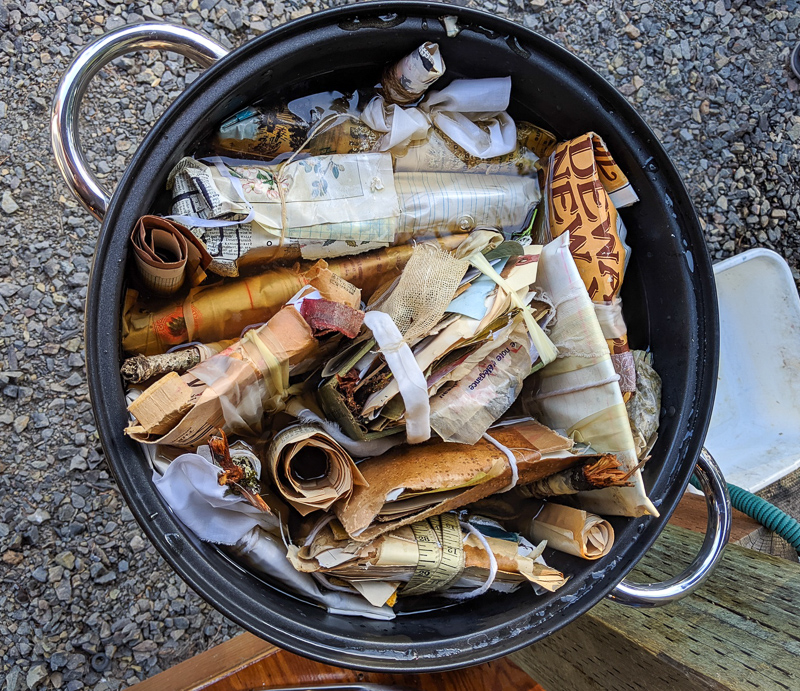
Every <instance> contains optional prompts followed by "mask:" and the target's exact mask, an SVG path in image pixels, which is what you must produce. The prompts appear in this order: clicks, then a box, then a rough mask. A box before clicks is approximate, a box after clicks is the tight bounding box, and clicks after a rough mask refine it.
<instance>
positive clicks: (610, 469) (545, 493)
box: [519, 454, 632, 499]
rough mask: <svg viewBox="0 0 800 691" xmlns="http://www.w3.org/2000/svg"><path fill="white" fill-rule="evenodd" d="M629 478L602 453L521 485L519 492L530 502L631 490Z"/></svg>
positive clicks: (614, 457) (616, 461)
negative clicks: (621, 489)
mask: <svg viewBox="0 0 800 691" xmlns="http://www.w3.org/2000/svg"><path fill="white" fill-rule="evenodd" d="M630 475H631V474H630V473H626V472H625V471H624V470H622V469H621V468H620V461H619V460H618V459H617V457H616V456H613V455H612V454H605V455H603V456H601V457H600V458H597V457H590V458H586V459H583V460H582V461H581V463H579V464H578V465H576V466H573V467H572V468H567V469H566V470H562V471H561V472H559V473H555V474H553V475H548V476H547V477H545V478H542V479H540V480H536V481H534V482H529V483H524V484H523V485H522V486H520V488H519V492H520V494H522V495H523V496H526V497H532V498H533V499H547V498H549V497H560V496H563V495H568V494H577V493H578V492H588V491H591V490H598V489H605V488H606V487H631V486H632V483H631V482H629V480H628V478H629V477H630Z"/></svg>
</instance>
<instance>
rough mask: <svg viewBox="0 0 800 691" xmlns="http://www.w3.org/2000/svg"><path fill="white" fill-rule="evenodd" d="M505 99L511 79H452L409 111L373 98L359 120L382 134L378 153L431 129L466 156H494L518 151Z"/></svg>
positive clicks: (425, 134)
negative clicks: (457, 146) (463, 151)
mask: <svg viewBox="0 0 800 691" xmlns="http://www.w3.org/2000/svg"><path fill="white" fill-rule="evenodd" d="M510 99H511V77H497V78H489V79H457V80H455V81H454V82H451V83H450V85H449V86H447V87H445V88H444V89H441V90H440V91H431V92H429V93H428V95H427V96H426V97H425V98H424V99H423V100H422V102H421V103H420V104H419V105H417V106H412V107H409V108H401V107H400V106H398V105H394V104H393V105H389V106H387V105H386V102H385V101H384V100H383V97H382V96H376V97H375V98H373V99H372V100H371V101H370V102H369V103H368V104H367V107H366V108H364V111H363V112H362V113H361V120H362V121H363V122H364V124H365V125H367V126H368V127H369V128H371V129H373V130H375V131H376V132H383V133H384V136H383V137H382V138H381V140H380V142H379V144H378V146H379V149H380V150H381V151H389V150H392V149H395V148H397V147H400V146H404V145H406V144H408V143H409V142H411V141H415V140H418V139H425V138H426V136H427V134H428V130H429V129H430V127H431V126H432V125H435V126H436V127H437V128H438V129H439V130H441V131H442V132H444V133H445V134H446V135H447V136H448V137H450V139H452V140H453V141H454V142H455V143H456V144H458V145H459V146H460V147H461V148H462V149H464V150H465V151H466V152H467V153H469V154H471V155H473V156H477V157H478V158H494V157H495V156H503V155H505V154H510V153H511V152H512V151H514V150H515V149H516V148H517V126H516V124H515V123H514V120H513V119H512V118H511V117H510V116H509V115H508V113H506V112H505V111H506V109H507V108H508V104H509V101H510ZM476 123H480V124H481V126H478V124H476Z"/></svg>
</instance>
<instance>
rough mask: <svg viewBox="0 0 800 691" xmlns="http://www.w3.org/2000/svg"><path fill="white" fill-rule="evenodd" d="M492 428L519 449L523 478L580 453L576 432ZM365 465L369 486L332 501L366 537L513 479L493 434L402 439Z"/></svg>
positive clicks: (357, 535)
mask: <svg viewBox="0 0 800 691" xmlns="http://www.w3.org/2000/svg"><path fill="white" fill-rule="evenodd" d="M490 434H491V436H492V437H493V438H494V439H495V440H496V441H498V442H499V443H500V444H502V445H504V446H505V447H507V448H508V449H513V451H512V452H511V453H513V454H514V456H515V458H516V460H517V469H518V473H519V480H518V484H526V483H529V482H533V481H535V480H538V479H541V478H544V477H547V476H549V475H552V474H553V473H556V472H558V471H560V470H564V469H565V468H568V467H570V466H572V465H574V464H575V463H576V462H577V461H578V457H577V456H574V455H572V454H570V453H569V449H570V448H571V447H572V442H571V441H570V440H569V439H565V438H564V437H562V436H561V435H559V434H557V433H556V432H553V431H552V430H550V429H547V428H546V427H544V426H543V425H540V424H538V423H535V422H521V423H517V424H515V425H513V426H508V427H500V428H497V429H495V430H492V431H491V432H490ZM359 470H361V474H362V475H363V476H364V480H365V481H366V482H367V483H368V486H365V487H356V488H355V489H354V491H353V494H352V496H351V497H350V499H349V500H348V501H347V502H342V503H340V504H336V505H334V507H333V510H334V512H335V513H336V516H337V518H338V519H339V521H340V522H341V524H342V526H343V528H344V529H345V530H346V531H347V534H348V535H349V536H351V537H352V538H354V539H356V540H359V541H368V540H371V539H373V538H375V537H377V536H378V535H381V534H382V533H385V532H387V531H390V530H393V529H395V528H397V527H399V526H401V525H407V524H409V523H413V522H414V521H418V520H422V519H423V518H427V517H429V516H435V515H438V514H441V513H444V512H446V511H452V510H454V509H457V508H460V507H462V506H466V505H467V504H470V503H472V502H474V501H478V500H479V499H482V498H484V497H488V496H489V495H491V494H494V493H495V492H499V491H500V490H503V489H505V488H506V487H508V486H509V485H510V482H511V478H512V470H511V467H510V466H509V461H508V457H507V456H506V454H505V452H504V451H502V450H500V449H499V448H497V447H496V446H494V445H493V444H492V443H490V442H489V441H487V440H486V439H481V440H480V441H479V442H478V443H477V444H474V445H466V444H452V443H447V442H443V441H439V440H436V441H433V440H431V441H430V442H427V443H424V444H418V445H414V446H406V445H402V446H398V447H395V448H394V449H392V450H390V451H388V452H387V453H385V454H384V455H383V456H380V457H377V458H370V459H367V460H366V461H362V462H361V463H360V464H359Z"/></svg>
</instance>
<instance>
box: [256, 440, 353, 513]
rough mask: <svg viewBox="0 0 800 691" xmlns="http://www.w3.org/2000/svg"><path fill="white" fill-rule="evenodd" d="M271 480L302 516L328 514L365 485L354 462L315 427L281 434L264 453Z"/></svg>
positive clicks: (334, 442) (334, 441)
mask: <svg viewBox="0 0 800 691" xmlns="http://www.w3.org/2000/svg"><path fill="white" fill-rule="evenodd" d="M267 467H268V468H269V473H270V477H271V478H272V481H273V483H274V484H275V486H276V487H277V489H278V491H279V492H280V493H281V495H282V496H283V498H284V499H286V501H287V502H289V503H290V504H291V505H292V506H293V507H294V508H295V509H297V511H299V512H300V513H301V514H302V515H303V516H305V515H307V514H309V513H311V512H312V511H316V510H318V509H322V510H326V511H327V510H328V509H329V508H330V507H331V506H332V505H333V504H334V502H336V501H338V500H339V499H342V498H348V497H350V495H351V494H352V492H353V486H354V485H366V484H367V483H366V481H365V480H364V477H363V476H362V475H361V473H360V471H359V470H358V468H357V467H356V464H355V462H354V461H353V459H352V458H351V457H350V454H348V453H347V451H345V450H344V449H343V448H342V447H341V446H340V445H339V444H338V443H337V442H336V440H334V438H333V437H331V436H330V435H328V434H327V433H325V432H324V431H322V430H321V429H320V428H319V427H315V426H314V425H292V426H291V427H287V428H285V429H283V430H281V431H280V432H279V433H278V434H277V435H276V436H275V438H274V439H273V440H272V443H271V444H270V446H269V449H268V451H267Z"/></svg>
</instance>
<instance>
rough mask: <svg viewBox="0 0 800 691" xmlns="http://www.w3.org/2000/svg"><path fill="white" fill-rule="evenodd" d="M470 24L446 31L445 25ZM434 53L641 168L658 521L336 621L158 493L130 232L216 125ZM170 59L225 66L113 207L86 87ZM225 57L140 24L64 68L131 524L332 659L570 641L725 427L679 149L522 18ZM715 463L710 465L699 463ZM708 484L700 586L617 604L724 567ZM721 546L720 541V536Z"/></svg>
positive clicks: (631, 212) (58, 126)
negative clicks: (585, 552) (138, 54)
mask: <svg viewBox="0 0 800 691" xmlns="http://www.w3.org/2000/svg"><path fill="white" fill-rule="evenodd" d="M443 15H454V16H456V17H458V25H459V27H460V33H458V35H457V36H454V37H448V35H447V32H446V31H445V28H444V26H443V23H442V22H441V21H440V19H439V18H440V17H442V16H443ZM424 40H431V41H437V42H439V43H440V45H441V46H442V52H443V54H444V55H445V57H446V60H447V66H448V71H447V74H446V75H445V78H444V79H443V82H445V83H446V81H448V80H449V79H452V78H457V77H472V78H477V77H494V76H506V75H511V77H512V83H513V91H512V104H511V107H510V109H509V110H510V113H511V115H512V116H514V117H515V118H524V119H526V120H530V121H532V122H534V123H537V124H541V125H543V126H545V127H547V128H548V129H550V130H552V131H553V132H555V133H556V134H557V135H558V136H559V138H561V139H567V138H571V137H575V136H577V135H580V134H582V133H583V132H585V131H588V130H593V131H595V132H598V133H599V134H600V135H601V136H602V137H603V139H604V140H605V141H606V143H607V144H608V146H609V149H610V150H611V152H612V153H613V155H614V157H615V158H616V160H617V162H618V163H619V164H620V166H621V167H622V169H623V170H624V171H626V173H627V174H628V176H629V178H630V181H631V183H632V184H633V187H634V188H635V190H636V192H637V193H638V195H639V197H640V199H641V201H640V202H639V203H638V204H635V205H634V206H632V207H630V208H627V209H623V210H622V211H621V212H620V213H621V215H622V217H623V219H624V221H625V224H626V226H627V228H628V232H629V235H628V237H629V242H630V245H631V247H632V248H633V254H632V258H631V263H630V266H629V269H628V272H627V275H626V278H625V284H624V288H623V298H624V304H625V315H626V321H627V323H628V325H629V327H630V332H629V333H630V341H631V345H632V347H637V348H640V347H647V346H650V347H651V349H652V351H653V353H654V356H655V362H656V365H657V369H658V371H659V373H660V374H661V376H662V378H663V382H664V389H663V399H662V405H663V411H662V417H661V428H660V430H659V439H658V443H657V444H656V446H655V448H654V450H653V454H652V460H650V461H649V462H648V463H647V465H646V467H645V468H644V480H645V484H646V486H647V488H648V490H649V495H650V497H651V498H652V500H653V502H654V504H655V505H656V506H657V507H658V508H659V510H660V512H661V516H660V517H659V518H653V517H643V518H639V519H621V518H620V519H612V522H613V524H614V528H615V530H616V531H617V538H616V543H615V545H614V547H613V549H612V551H611V553H610V554H608V556H606V557H605V558H603V559H601V560H599V561H595V562H586V561H582V560H579V559H576V558H572V557H569V556H567V555H564V554H560V553H557V552H553V551H552V550H548V552H547V553H546V555H545V556H546V558H547V560H548V563H550V564H552V565H553V566H555V567H557V568H561V569H562V570H564V571H565V572H567V573H570V574H572V575H573V577H572V579H571V580H570V581H569V582H568V583H567V584H566V585H565V586H564V587H563V588H562V589H561V590H559V591H558V592H557V593H555V594H549V595H545V596H543V597H538V596H536V595H534V594H533V592H532V591H531V590H529V589H526V588H523V589H521V590H520V591H519V592H518V593H516V594H514V595H513V596H506V595H502V594H491V593H489V594H487V595H484V596H482V597H480V598H477V599H475V600H471V601H468V602H465V603H462V604H454V605H451V606H448V607H446V608H440V609H433V610H430V611H424V612H412V613H406V614H402V615H401V616H398V617H397V618H396V619H395V620H394V621H391V622H378V621H372V620H366V619H357V618H346V617H341V616H332V615H329V614H327V613H326V612H325V611H324V610H322V609H320V608H319V607H318V606H316V605H314V604H312V603H309V602H306V601H303V600H301V599H298V598H296V597H293V596H291V595H288V594H286V593H284V592H283V591H281V590H280V589H278V588H276V587H274V586H273V585H271V584H270V583H267V582H265V581H264V580H262V579H260V578H258V577H257V576H256V575H254V574H251V573H249V572H247V571H246V570H244V569H243V568H241V567H240V566H238V565H237V564H235V563H234V562H232V561H231V560H230V559H228V558H227V557H226V556H225V555H224V554H223V553H222V552H220V551H219V550H218V549H216V548H215V547H214V546H211V545H208V544H204V543H202V542H200V540H198V539H197V538H196V537H195V536H194V535H193V534H192V533H190V532H189V531H188V530H187V529H186V528H185V527H184V526H183V525H182V524H181V523H180V522H178V520H177V519H176V518H175V516H174V515H173V513H172V511H171V510H170V509H169V507H168V506H167V505H166V504H165V503H164V502H163V501H162V499H161V497H160V495H159V494H158V492H157V491H156V490H155V487H154V486H153V484H152V481H151V470H150V468H149V466H148V464H147V461H146V460H145V458H144V455H143V453H142V451H141V449H140V448H139V446H138V445H137V444H136V443H134V442H132V441H131V440H130V439H128V438H127V437H125V436H124V435H123V433H122V430H123V428H124V427H125V426H126V423H127V413H126V409H125V399H124V390H123V384H122V381H121V378H120V375H119V365H120V361H121V360H120V311H121V304H122V289H123V274H124V267H125V262H126V256H127V252H128V244H129V243H128V237H129V235H130V232H131V229H132V228H133V225H134V223H135V221H136V220H137V219H138V218H139V217H140V216H141V215H143V214H146V213H150V212H151V211H153V209H154V208H156V206H157V197H158V195H159V193H160V192H161V191H162V190H163V189H164V183H165V180H166V177H167V173H168V172H169V171H170V169H171V168H172V167H173V166H174V165H175V163H177V162H178V160H179V159H180V158H181V157H182V156H184V155H185V154H187V153H189V152H191V151H192V149H193V145H194V144H195V143H196V142H197V141H198V140H200V139H201V138H202V137H204V136H205V135H207V134H209V132H210V131H211V130H212V128H213V127H214V126H215V125H217V124H218V123H220V122H221V121H222V120H224V119H225V118H226V117H227V116H229V115H231V114H232V113H234V112H235V111H237V110H238V109H240V108H241V107H243V106H245V105H248V104H249V103H251V102H253V101H255V100H257V99H260V98H263V97H267V98H269V96H270V95H271V94H278V93H279V92H280V93H284V94H285V93H286V92H287V90H288V91H290V92H295V93H298V94H304V93H312V92H314V91H320V90H327V89H334V88H340V89H342V88H345V87H347V86H350V85H354V84H366V83H375V82H377V81H378V79H379V75H380V71H381V67H382V65H383V64H384V63H385V62H387V61H388V60H390V59H392V58H397V57H398V56H400V55H404V54H406V53H408V52H410V51H411V50H412V49H413V48H415V47H416V46H417V45H419V44H420V43H421V42H422V41H424ZM141 48H149V49H152V48H168V49H170V50H173V51H175V52H180V53H183V54H185V55H187V56H189V57H192V58H194V59H195V60H197V61H199V62H201V63H202V64H205V65H208V64H211V63H212V62H214V60H215V59H217V58H219V59H218V60H216V62H214V64H213V66H211V67H210V69H208V70H207V71H206V72H205V73H204V74H203V75H202V76H201V77H200V78H199V79H197V81H195V82H194V83H193V84H192V85H191V86H190V87H189V88H187V90H186V91H185V93H183V94H182V95H181V96H180V97H179V98H178V99H177V100H176V101H175V103H174V104H173V105H172V106H171V107H170V108H169V110H167V112H166V113H165V114H164V115H163V116H162V117H161V118H160V119H159V121H158V122H157V123H156V124H155V126H154V127H153V128H152V130H151V131H150V133H149V134H148V135H147V137H146V138H145V139H144V141H143V142H142V144H141V145H140V146H139V148H138V150H137V151H136V154H135V155H134V157H133V160H132V161H131V164H130V165H129V167H128V169H127V171H126V172H125V175H124V177H123V179H122V181H121V182H120V184H119V187H118V188H117V190H116V192H115V193H114V196H113V198H112V199H111V201H110V202H108V201H107V199H106V198H105V193H104V192H103V190H102V187H100V185H99V184H98V183H97V182H96V181H95V180H94V179H93V177H92V176H91V174H90V173H89V172H88V169H87V167H86V165H85V163H84V161H83V159H82V156H81V153H80V149H79V146H78V139H77V132H76V126H77V112H78V108H79V105H80V98H81V96H82V94H83V91H84V90H85V87H86V84H87V83H88V80H89V79H90V78H91V77H92V76H93V75H94V74H96V72H97V71H98V70H99V69H100V68H101V67H102V66H103V64H105V63H107V62H108V61H109V60H111V59H113V58H115V57H117V56H119V55H121V54H123V53H126V52H130V51H131V50H134V49H141ZM225 53H226V51H225V50H224V49H223V48H221V47H220V46H218V45H217V44H215V43H214V42H213V41H210V40H209V39H206V38H203V37H201V36H200V35H198V34H196V33H195V32H193V31H190V30H188V29H185V28H183V27H175V26H171V25H167V24H143V25H138V26H133V27H125V28H122V29H120V30H118V31H116V32H112V33H111V34H108V35H106V36H105V37H103V38H101V39H100V41H98V42H97V43H95V44H93V45H91V46H89V47H88V48H86V49H84V51H83V52H82V53H81V54H80V55H79V56H78V57H77V58H76V61H75V62H74V63H73V65H72V66H71V67H70V68H69V70H68V71H67V73H65V75H64V78H63V79H62V83H61V84H60V86H59V90H58V92H57V94H56V99H55V103H54V107H53V144H54V152H55V154H56V159H57V161H58V163H59V165H60V167H61V170H62V172H63V174H64V176H65V178H66V180H67V182H68V184H69V185H70V187H71V188H72V190H73V192H75V194H76V195H77V196H78V197H79V198H80V199H81V201H82V202H83V203H84V204H85V205H86V206H87V208H88V209H89V210H90V211H92V213H94V214H95V216H97V217H98V218H100V219H102V220H103V227H102V229H101V231H100V236H99V239H98V242H97V251H96V253H95V259H94V265H93V268H92V274H91V280H90V284H89V292H88V300H87V307H86V355H87V358H86V361H87V369H88V376H89V386H90V390H91V397H92V403H93V405H94V412H95V416H96V418H97V425H98V429H99V432H100V437H101V439H102V442H103V446H104V448H105V452H106V457H107V458H108V461H109V464H110V466H111V468H112V470H113V472H114V475H115V476H116V479H117V482H118V484H119V487H120V489H121V491H122V493H123V495H124V496H125V498H126V499H127V501H128V503H129V505H130V507H131V510H132V512H133V514H134V515H135V516H136V518H137V520H138V521H139V523H140V524H141V526H142V528H143V529H144V531H145V532H146V533H147V535H148V536H149V538H150V539H151V540H152V542H153V543H154V544H155V545H156V547H157V548H158V550H159V551H160V552H161V554H162V555H163V556H164V558H165V559H166V560H167V561H168V562H169V563H170V564H171V565H172V566H173V568H174V569H175V570H176V571H177V572H178V573H179V574H180V575H181V576H182V577H183V578H184V579H185V580H186V581H187V582H188V583H189V584H190V585H191V586H192V587H193V588H194V589H195V590H196V591H197V592H198V593H199V594H200V595H201V596H202V597H204V598H205V599H206V600H208V601H209V602H210V603H211V604H212V605H213V606H214V607H216V608H217V609H219V610H220V611H221V612H223V613H224V614H225V615H226V616H228V617H230V618H231V619H233V620H234V621H236V622H237V623H239V624H241V625H242V626H243V627H245V628H246V629H249V630H250V631H252V632H253V633H255V634H257V635H259V636H261V637H263V638H265V639H267V640H270V641H272V642H274V643H276V644H277V645H279V646H281V647H283V648H286V649H288V650H291V651H293V652H296V653H300V654H302V655H306V656H308V657H311V658H315V659H317V660H321V661H324V662H328V663H333V664H338V665H343V666H347V667H356V668H362V669H370V670H380V671H398V670H401V671H402V670H414V671H434V670H445V669H452V668H457V667H464V666H468V665H472V664H476V663H479V662H484V661H488V660H491V659H493V658H496V657H499V656H500V655H503V654H506V653H508V652H511V651H513V650H516V649H518V648H520V647H522V646H524V645H527V644H529V643H532V642H533V641H536V640H538V639H540V638H542V637H544V636H547V635H548V634H550V633H552V632H554V631H556V630H557V629H559V628H560V627H562V626H564V625H565V624H567V623H568V622H570V621H571V620H573V619H575V618H576V617H578V616H580V615H581V614H583V613H584V612H586V611H587V610H588V609H589V608H590V607H592V606H593V605H595V604H596V603H597V602H598V601H599V600H600V599H601V598H603V597H605V596H606V595H608V594H609V593H610V591H611V590H612V589H613V588H614V587H615V586H617V584H618V583H620V581H621V579H622V578H623V576H625V574H626V573H627V572H628V571H629V570H630V569H631V568H632V567H633V566H634V564H636V562H637V561H638V560H639V559H641V557H642V555H643V554H644V553H645V552H646V551H647V549H648V548H649V547H650V545H651V544H652V543H653V541H654V540H655V539H656V537H657V536H658V534H659V532H660V531H661V530H662V529H663V528H664V526H665V525H666V523H667V519H668V518H669V516H670V514H671V513H672V511H673V510H674V508H675V506H676V504H677V503H678V501H679V499H680V498H681V495H682V494H683V491H684V489H685V487H686V484H687V482H688V480H689V477H690V476H691V474H692V472H693V471H694V470H695V463H696V462H697V460H698V456H699V454H700V451H701V447H702V443H703V438H704V435H705V432H706V427H707V425H708V422H709V419H710V417H711V407H712V403H713V399H714V386H715V381H716V373H717V355H718V336H719V334H718V330H719V327H718V320H717V311H716V298H715V291H714V281H713V274H712V270H711V262H710V260H709V256H708V253H707V251H706V247H705V244H704V241H703V235H702V232H701V229H700V226H699V224H698V220H697V217H696V215H695V212H694V209H693V207H692V203H691V201H690V200H689V197H688V195H687V193H686V189H685V188H684V186H683V183H682V182H681V180H680V177H679V176H678V173H677V172H676V170H675V168H674V166H673V165H672V163H671V162H670V160H669V158H668V157H667V154H666V153H665V152H664V149H663V148H662V147H661V145H660V144H659V143H658V141H657V140H656V138H655V136H654V135H653V133H652V131H651V130H650V129H649V128H648V127H647V125H646V124H645V123H644V122H643V121H642V119H641V118H640V117H639V116H638V115H637V114H636V112H635V111H634V110H633V108H632V107H631V106H630V105H629V104H628V103H627V102H626V101H625V99H624V98H622V96H620V94H619V93H617V91H615V90H614V88H612V87H611V86H610V85H609V84H608V83H606V82H605V81H603V79H601V78H600V76H598V75H597V74H596V73H595V72H594V71H592V70H591V69H590V68H589V67H587V66H586V65H585V64H584V63H583V62H581V61H580V60H578V59H577V58H576V57H574V56H573V55H571V54H570V53H568V52H567V51H565V50H563V49H562V48H559V47H558V46H556V45H555V44H554V43H551V42H550V41H548V40H547V39H546V38H543V37H542V36H539V35H537V34H535V33H532V32H530V31H528V30H526V29H523V28H521V27H519V26H517V25H516V24H513V23H511V22H509V21H506V20H502V19H498V18H496V17H493V16H491V15H489V14H484V13H481V12H476V11H473V10H466V9H462V8H460V7H456V6H452V5H440V4H434V3H418V2H374V3H368V4H363V5H362V4H359V5H356V6H349V7H341V8H338V9H334V10H329V11H326V12H320V13H317V14H314V15H312V16H308V17H306V18H304V19H302V20H299V21H295V22H291V23H289V24H287V25H285V26H282V27H280V28H278V29H274V30H272V31H270V32H268V33H266V34H264V35H263V36H260V37H259V38H257V39H255V40H253V41H250V42H249V43H247V44H246V45H244V46H242V47H241V48H239V49H238V50H235V51H233V52H232V53H230V54H228V55H225ZM704 459H705V457H703V458H702V459H701V461H703V460H704ZM698 475H699V476H700V478H701V480H702V481H703V483H704V485H706V487H707V488H708V487H710V488H711V489H709V490H708V492H707V495H708V496H709V497H710V498H709V500H708V503H709V508H710V509H711V510H712V513H711V517H710V519H709V525H710V528H714V530H713V531H712V530H710V531H709V534H710V536H709V538H707V543H706V545H705V549H704V553H703V555H701V557H699V558H698V560H697V563H696V564H695V565H693V567H692V569H691V573H690V574H689V575H688V576H685V577H684V578H682V579H679V580H675V582H673V583H670V584H667V586H666V587H661V588H660V589H658V590H657V591H655V592H653V591H648V590H646V589H642V590H637V589H635V588H634V587H632V586H625V587H621V586H620V587H619V588H617V590H616V591H615V593H616V597H617V598H618V599H620V600H625V601H627V602H628V603H630V604H638V605H647V604H656V603H659V602H662V601H667V600H671V599H675V598H676V597H678V596H681V595H684V594H687V593H688V592H690V591H691V590H693V589H694V588H695V587H696V586H697V585H698V584H699V583H700V582H701V581H702V580H703V578H704V577H705V576H706V575H707V574H708V571H709V570H710V568H711V567H712V566H713V564H714V562H715V561H716V559H717V558H718V556H719V553H720V551H721V546H722V545H723V544H724V542H725V539H726V536H727V530H728V528H729V522H730V516H729V508H728V506H729V505H728V504H727V497H726V494H725V489H724V484H723V483H722V480H721V477H720V476H719V475H718V471H715V470H714V465H713V461H710V460H709V459H705V460H704V462H703V464H702V466H698ZM712 533H713V534H712Z"/></svg>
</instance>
